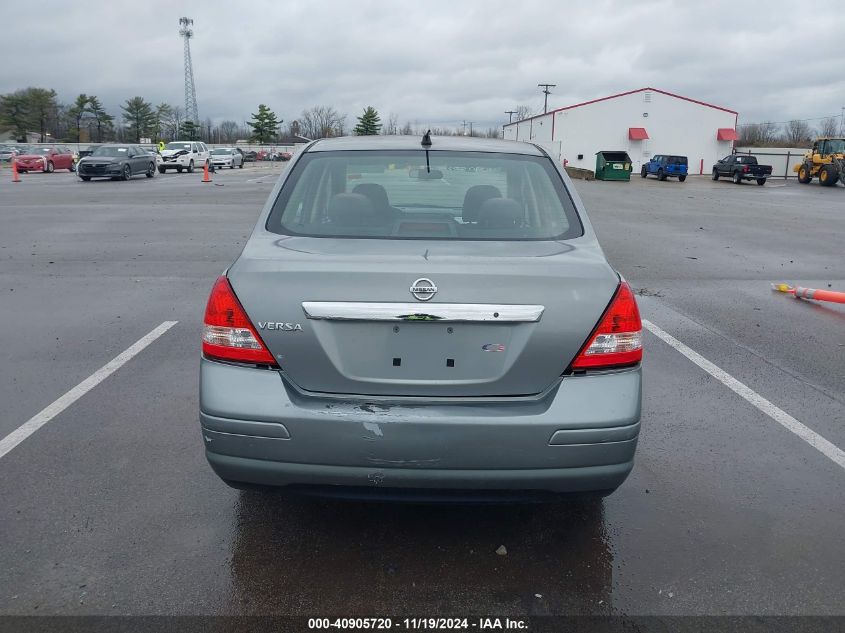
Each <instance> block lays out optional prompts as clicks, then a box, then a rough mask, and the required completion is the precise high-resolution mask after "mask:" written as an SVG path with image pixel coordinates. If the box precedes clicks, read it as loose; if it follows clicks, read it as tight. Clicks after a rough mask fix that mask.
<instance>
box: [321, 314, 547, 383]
mask: <svg viewBox="0 0 845 633" xmlns="http://www.w3.org/2000/svg"><path fill="white" fill-rule="evenodd" d="M314 323H315V330H318V332H317V333H318V338H319V339H320V340H321V343H322V344H323V348H324V350H326V352H327V353H328V354H329V356H330V357H332V360H333V362H334V364H335V366H336V367H337V368H338V370H339V371H340V372H341V373H342V374H344V375H345V376H346V377H348V378H351V379H354V380H364V381H379V382H381V381H384V382H458V383H462V382H463V383H466V382H486V381H494V380H498V379H499V378H501V377H502V376H503V375H504V374H505V373H506V372H507V369H508V368H509V367H510V365H511V364H512V363H513V360H514V358H515V357H516V356H518V352H519V350H520V349H521V347H522V344H524V341H520V339H523V338H524V336H519V335H520V334H522V332H521V330H523V329H525V330H527V329H528V328H530V327H532V326H533V324H505V323H501V324H498V323H409V322H402V323H372V322H370V323H367V322H338V321H335V322H327V321H322V322H314ZM525 335H526V336H527V331H526V332H525Z"/></svg>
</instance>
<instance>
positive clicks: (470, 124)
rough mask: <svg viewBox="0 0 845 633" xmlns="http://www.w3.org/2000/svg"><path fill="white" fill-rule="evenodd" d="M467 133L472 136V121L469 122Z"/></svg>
mask: <svg viewBox="0 0 845 633" xmlns="http://www.w3.org/2000/svg"><path fill="white" fill-rule="evenodd" d="M469 135H470V136H472V121H470V122H469Z"/></svg>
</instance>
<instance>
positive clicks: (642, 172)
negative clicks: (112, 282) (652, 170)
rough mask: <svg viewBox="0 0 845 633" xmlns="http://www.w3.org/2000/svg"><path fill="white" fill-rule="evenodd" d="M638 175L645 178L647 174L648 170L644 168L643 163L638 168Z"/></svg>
mask: <svg viewBox="0 0 845 633" xmlns="http://www.w3.org/2000/svg"><path fill="white" fill-rule="evenodd" d="M640 176H641V177H642V178H645V177H646V176H648V170H647V169H646V168H645V165H643V168H642V169H641V170H640Z"/></svg>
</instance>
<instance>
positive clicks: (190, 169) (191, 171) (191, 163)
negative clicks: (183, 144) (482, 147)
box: [180, 159, 194, 174]
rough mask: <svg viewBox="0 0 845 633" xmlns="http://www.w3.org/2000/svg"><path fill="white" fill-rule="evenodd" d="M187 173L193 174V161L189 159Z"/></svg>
mask: <svg viewBox="0 0 845 633" xmlns="http://www.w3.org/2000/svg"><path fill="white" fill-rule="evenodd" d="M180 171H181V170H180ZM188 173H189V174H192V173H194V161H193V159H191V162H190V163H188Z"/></svg>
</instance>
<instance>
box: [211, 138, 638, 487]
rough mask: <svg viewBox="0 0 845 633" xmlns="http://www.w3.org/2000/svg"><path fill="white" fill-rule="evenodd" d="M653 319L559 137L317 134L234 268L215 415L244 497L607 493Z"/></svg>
mask: <svg viewBox="0 0 845 633" xmlns="http://www.w3.org/2000/svg"><path fill="white" fill-rule="evenodd" d="M641 359H642V346H641V323H640V316H639V312H638V309H637V304H636V301H635V299H634V295H633V293H632V292H631V288H630V287H629V286H628V284H627V283H626V282H625V281H624V280H622V279H621V278H620V276H619V274H618V273H616V272H615V271H614V270H613V269H612V268H611V266H610V265H609V264H608V262H607V260H606V259H605V257H604V254H603V253H602V250H601V248H600V247H599V244H598V242H597V241H596V236H595V234H594V232H593V229H592V227H591V226H590V223H589V221H588V220H587V216H586V214H585V212H584V205H583V203H582V202H581V200H580V198H579V197H578V194H577V193H576V192H575V190H574V188H573V187H572V184H571V182H570V181H569V179H568V177H567V176H566V175H565V174H564V172H562V171H561V170H560V169H559V168H558V167H557V165H556V164H555V162H554V161H553V160H552V159H551V158H550V157H549V156H548V154H546V152H545V151H544V150H543V149H541V148H540V147H538V146H536V145H532V144H528V143H518V142H511V141H500V140H481V139H476V138H460V137H445V138H441V137H433V138H432V137H430V136H429V135H425V136H424V137H422V139H420V138H419V137H410V136H381V137H377V136H362V137H352V138H336V139H328V140H319V141H315V142H313V143H311V144H310V145H308V146H306V147H305V148H304V149H303V150H302V151H301V152H300V153H299V154H298V155H297V156H296V157H295V159H294V160H293V161H292V163H291V165H290V168H289V169H287V170H286V171H285V172H284V173H283V174H282V176H281V178H280V179H279V182H278V183H277V184H276V186H275V188H274V189H273V192H272V193H271V195H270V198H269V200H268V201H267V204H266V205H265V207H264V210H263V211H262V213H261V216H260V218H259V220H258V224H257V226H256V228H255V230H254V231H253V233H252V235H251V236H250V238H249V240H248V241H247V243H246V245H245V247H244V249H243V252H242V253H241V254H240V256H239V257H238V258H237V260H236V261H235V262H234V263H233V264H232V265H231V267H230V268H229V269H228V270H227V271H226V272H225V273H224V274H223V276H221V277H220V278H219V279H217V282H216V283H215V284H214V287H213V289H212V291H211V296H210V297H209V300H208V306H207V308H206V312H205V325H204V333H203V341H202V361H201V379H200V422H201V425H202V436H203V442H204V444H205V450H206V456H207V458H208V461H209V462H210V464H211V467H212V468H213V469H214V471H215V472H216V473H217V474H218V475H219V476H220V477H221V478H222V479H223V480H224V481H226V482H227V483H228V484H230V485H231V486H233V487H236V488H248V487H253V486H256V485H257V486H262V487H263V486H284V487H287V489H289V490H295V491H300V492H312V493H316V494H333V495H338V496H352V497H359V496H363V497H366V496H369V495H374V496H376V497H382V498H394V497H396V498H405V497H408V496H410V497H412V498H413V497H414V496H415V495H416V496H418V497H433V498H435V499H439V498H445V499H456V498H457V499H462V498H464V497H467V498H470V497H475V496H482V497H487V496H493V497H495V498H500V497H505V498H511V499H515V500H523V499H524V500H531V499H533V498H534V497H539V498H545V497H546V496H557V495H560V494H562V493H578V494H588V495H590V496H593V495H595V496H602V495H606V494H609V493H610V492H612V491H613V490H614V489H616V488H617V487H618V486H619V485H620V484H621V483H622V482H623V481H624V480H625V478H626V476H627V475H628V473H629V472H630V471H631V468H632V466H633V460H634V452H635V449H636V445H637V437H638V433H639V427H640V401H641V369H640V361H641Z"/></svg>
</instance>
